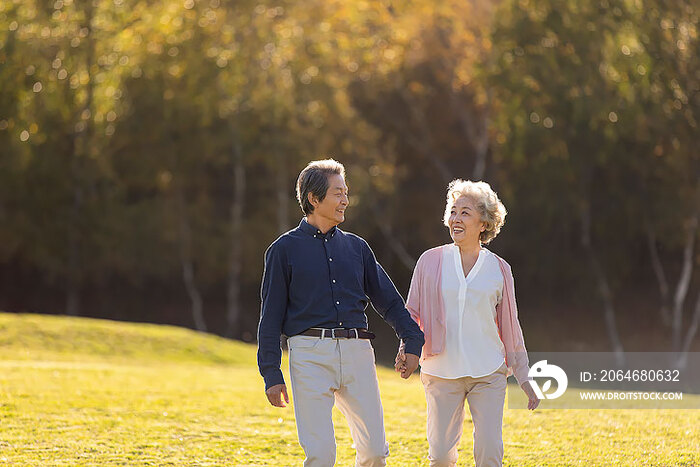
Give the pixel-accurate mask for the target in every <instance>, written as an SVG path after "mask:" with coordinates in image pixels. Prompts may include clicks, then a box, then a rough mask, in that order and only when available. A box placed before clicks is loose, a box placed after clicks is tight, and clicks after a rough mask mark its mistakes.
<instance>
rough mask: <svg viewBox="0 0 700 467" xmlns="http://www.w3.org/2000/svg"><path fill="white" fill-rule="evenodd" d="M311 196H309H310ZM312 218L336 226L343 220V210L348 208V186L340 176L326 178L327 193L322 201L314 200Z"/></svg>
mask: <svg viewBox="0 0 700 467" xmlns="http://www.w3.org/2000/svg"><path fill="white" fill-rule="evenodd" d="M310 196H311V195H310ZM311 203H312V204H313V205H314V212H313V214H314V216H317V217H319V218H321V219H323V220H324V221H326V222H329V223H331V224H332V225H338V224H340V223H341V222H343V221H344V220H345V209H346V208H347V207H348V186H347V185H346V184H345V179H344V178H343V176H342V175H331V176H330V177H328V191H327V192H326V197H325V198H323V201H321V202H319V201H318V200H316V199H314V200H312V202H311Z"/></svg>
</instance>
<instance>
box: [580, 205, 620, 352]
mask: <svg viewBox="0 0 700 467" xmlns="http://www.w3.org/2000/svg"><path fill="white" fill-rule="evenodd" d="M581 244H582V245H583V247H584V249H585V251H586V255H587V256H588V259H589V265H590V267H591V272H592V273H593V277H594V280H595V281H596V283H597V287H598V293H599V294H600V298H601V300H602V301H603V318H604V320H605V328H606V330H607V333H608V339H609V340H610V345H611V347H612V349H613V352H615V359H616V361H617V364H618V365H623V364H624V362H625V357H624V347H623V346H622V341H621V340H620V335H619V333H618V331H617V324H616V322H615V317H616V314H617V313H616V311H615V304H614V300H613V294H612V291H611V289H610V283H609V281H608V277H607V275H606V274H605V270H604V269H603V266H602V263H601V262H600V260H599V258H598V253H597V251H596V249H595V248H594V247H593V243H592V241H591V211H590V204H589V203H588V202H587V201H585V202H584V205H583V207H582V209H581Z"/></svg>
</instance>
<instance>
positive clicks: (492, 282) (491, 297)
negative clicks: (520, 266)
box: [421, 244, 505, 379]
mask: <svg viewBox="0 0 700 467" xmlns="http://www.w3.org/2000/svg"><path fill="white" fill-rule="evenodd" d="M443 255H444V256H443V258H442V283H441V284H440V286H441V288H442V299H443V303H444V306H445V349H444V350H443V351H442V352H441V353H439V354H438V355H434V356H432V357H427V358H423V359H422V360H421V371H423V372H425V373H427V374H429V375H433V376H437V377H439V378H448V379H455V378H462V377H464V376H471V377H475V378H478V377H481V376H486V375H490V374H491V373H493V372H494V371H496V370H498V369H499V368H500V367H501V365H503V363H504V362H505V347H504V346H503V342H502V341H501V338H500V337H499V335H498V326H497V325H496V305H498V304H499V303H500V302H501V296H502V293H503V275H502V273H501V269H500V267H499V264H498V259H497V258H496V257H495V256H494V254H493V253H491V252H490V251H488V250H486V249H481V251H480V252H479V257H478V258H477V260H476V263H474V266H473V267H472V269H471V271H469V274H468V275H467V277H464V270H463V268H462V260H461V257H460V254H459V247H458V246H457V245H454V244H452V245H450V246H449V247H447V248H445V250H444V252H443Z"/></svg>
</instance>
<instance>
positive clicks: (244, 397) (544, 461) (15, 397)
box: [0, 313, 700, 466]
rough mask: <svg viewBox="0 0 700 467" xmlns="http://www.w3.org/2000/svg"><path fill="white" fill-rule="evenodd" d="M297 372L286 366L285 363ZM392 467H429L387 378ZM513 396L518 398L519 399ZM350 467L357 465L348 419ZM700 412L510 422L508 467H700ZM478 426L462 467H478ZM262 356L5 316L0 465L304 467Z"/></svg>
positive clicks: (421, 415) (416, 406) (164, 333)
mask: <svg viewBox="0 0 700 467" xmlns="http://www.w3.org/2000/svg"><path fill="white" fill-rule="evenodd" d="M283 367H284V368H285V370H286V361H285V362H284V363H283ZM379 377H380V384H381V391H382V400H383V402H384V411H385V417H386V427H387V436H388V439H389V442H390V448H391V456H390V458H389V465H395V466H418V465H427V462H426V460H425V456H426V453H427V442H426V440H425V399H424V397H423V390H422V386H421V384H420V382H419V381H418V378H416V377H413V378H411V379H410V380H409V381H404V380H401V379H400V378H398V377H397V376H396V375H395V374H394V373H393V372H392V371H390V370H389V369H383V368H382V369H380V371H379ZM509 390H517V388H514V387H513V386H511V387H509ZM335 418H336V437H337V440H338V462H337V464H338V465H352V464H353V457H354V452H353V450H352V448H351V444H352V442H351V439H350V435H349V430H348V429H347V425H346V424H345V422H344V420H343V418H342V416H341V415H340V414H339V413H336V414H335ZM699 427H700V410H538V411H535V412H528V411H525V410H508V409H506V412H505V420H504V444H505V465H512V466H564V465H582V466H602V465H605V466H608V465H625V466H645V465H654V466H662V465H663V466H679V465H684V466H691V465H700V433H699V430H700V428H699ZM471 431H472V425H471V420H470V418H469V417H468V416H467V417H466V420H465V427H464V432H465V436H464V437H463V440H462V444H461V453H460V465H473V461H472V457H471V449H472V440H471ZM302 460H303V452H302V450H301V448H300V447H299V445H298V444H297V440H296V429H295V425H294V416H293V410H292V407H287V408H286V409H276V408H274V407H271V406H269V404H268V403H267V400H266V399H265V396H264V392H263V384H262V380H261V378H260V377H259V375H258V373H257V369H256V366H255V347H254V346H251V345H247V344H243V343H238V342H231V341H227V340H225V339H221V338H217V337H212V336H209V335H203V334H199V333H196V332H192V331H188V330H184V329H179V328H174V327H168V326H154V325H143V324H127V323H117V322H110V321H100V320H89V319H79V318H67V317H50V316H37V315H14V314H4V313H0V465H18V466H40V465H50V466H61V465H110V466H112V465H114V466H116V465H133V466H143V465H174V466H189V465H192V466H193V465H200V466H206V465H217V466H219V465H227V466H246V465H250V466H262V465H274V466H287V465H301V462H302Z"/></svg>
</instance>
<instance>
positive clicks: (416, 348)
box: [258, 159, 424, 467]
mask: <svg viewBox="0 0 700 467" xmlns="http://www.w3.org/2000/svg"><path fill="white" fill-rule="evenodd" d="M296 191H297V199H298V201H299V204H300V206H301V209H302V211H303V212H304V214H305V216H306V217H305V218H304V219H302V220H301V223H300V224H299V226H298V227H297V228H295V229H293V230H291V231H289V232H287V233H285V234H283V235H282V236H281V237H279V238H278V239H277V240H275V241H274V242H273V243H272V245H270V247H269V248H268V249H267V252H266V253H265V272H264V274H263V281H262V290H261V299H262V308H261V312H260V324H259V327H258V367H259V369H260V374H261V375H262V376H263V378H264V380H265V393H266V394H267V398H268V400H269V401H270V403H271V404H272V405H273V406H275V407H284V406H285V402H286V403H288V402H289V396H288V395H287V387H286V385H285V383H284V378H283V376H282V372H281V370H280V360H281V354H282V351H281V348H280V336H281V334H285V335H286V336H287V337H288V338H289V339H288V341H287V342H288V346H289V367H290V368H289V371H290V376H291V383H292V394H293V396H294V415H295V417H296V423H297V433H298V436H299V444H300V445H301V447H302V448H303V449H304V452H305V454H306V459H305V461H304V466H306V467H311V466H314V467H315V466H324V467H327V466H332V465H334V463H335V446H336V445H335V436H334V432H333V422H332V419H331V412H332V408H333V405H334V404H335V403H337V405H338V408H339V409H340V411H341V412H342V413H343V414H344V415H345V418H346V419H347V421H348V424H349V425H350V432H351V434H352V438H353V440H354V442H355V447H356V450H357V454H356V462H355V465H356V466H383V465H386V457H387V456H388V455H389V448H388V444H387V442H386V436H385V433H384V415H383V411H382V405H381V401H380V399H379V387H378V385H377V375H376V369H375V366H374V350H373V348H372V346H371V344H370V340H371V339H372V338H373V337H374V334H372V333H371V332H369V331H368V330H367V316H366V315H365V312H364V311H365V309H366V307H367V305H368V302H369V301H371V302H372V305H373V306H374V308H375V309H376V310H377V311H378V312H379V314H380V315H381V316H382V318H383V319H384V320H385V321H386V322H387V323H389V324H390V325H391V326H392V328H394V330H395V331H396V333H397V335H398V336H399V337H400V338H401V339H402V340H403V341H404V342H405V349H406V350H405V351H406V371H404V372H403V373H402V377H404V378H408V377H409V376H410V374H411V373H412V372H413V371H414V370H415V369H416V368H417V367H418V360H419V357H420V352H421V347H422V346H423V343H424V340H423V333H422V332H421V330H420V328H419V327H418V325H417V324H416V323H415V322H414V321H413V320H412V319H411V317H410V315H409V313H408V311H407V310H406V307H405V305H404V301H403V299H402V298H401V296H400V295H399V293H398V292H397V291H396V288H395V287H394V284H393V283H392V282H391V279H389V277H388V276H387V274H386V272H385V271H384V269H383V268H382V267H381V266H380V265H379V263H378V262H377V260H376V258H375V257H374V253H373V252H372V250H371V249H370V247H369V245H368V244H367V242H366V241H365V240H363V239H362V238H360V237H358V236H357V235H354V234H351V233H348V232H344V231H342V230H340V229H339V228H338V227H337V225H338V224H340V223H341V222H343V221H344V220H345V210H346V209H347V207H348V187H347V185H346V184H345V168H344V167H343V165H342V164H340V163H338V162H336V161H334V160H332V159H328V160H321V161H314V162H311V163H309V165H307V166H306V168H304V170H302V172H301V173H300V174H299V178H298V180H297V187H296Z"/></svg>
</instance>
